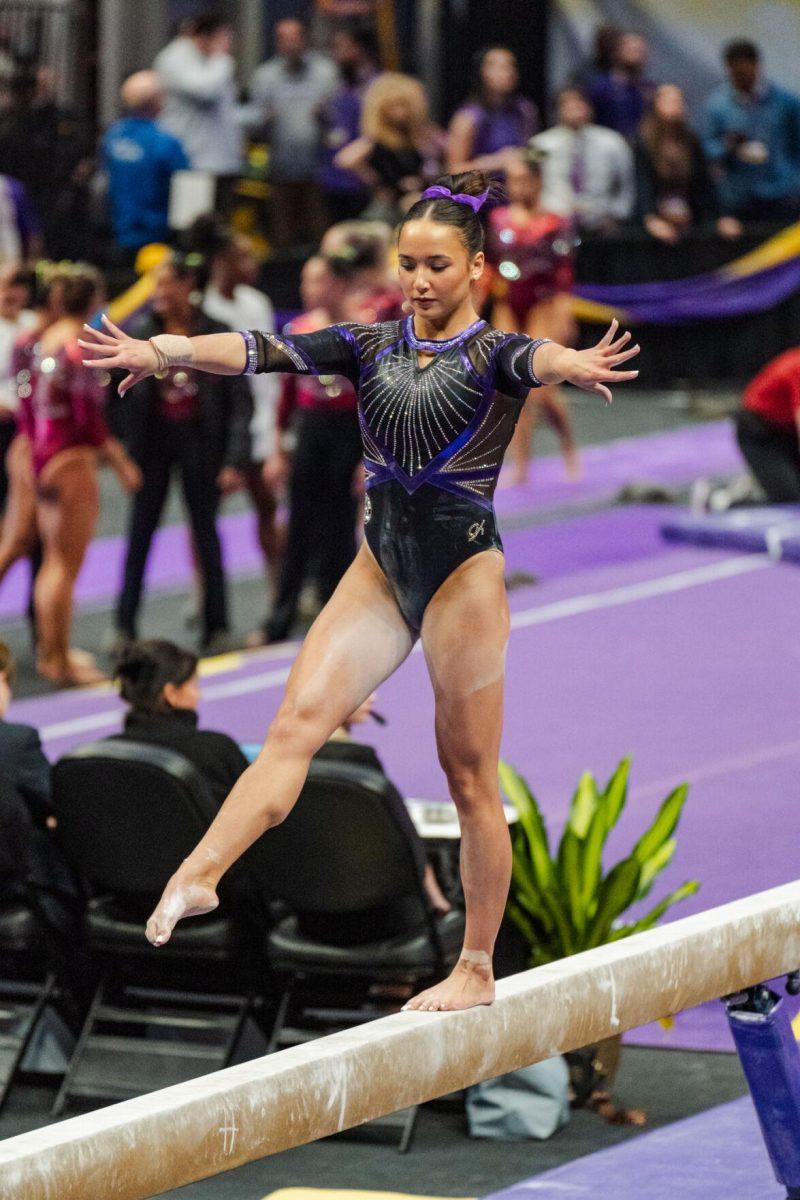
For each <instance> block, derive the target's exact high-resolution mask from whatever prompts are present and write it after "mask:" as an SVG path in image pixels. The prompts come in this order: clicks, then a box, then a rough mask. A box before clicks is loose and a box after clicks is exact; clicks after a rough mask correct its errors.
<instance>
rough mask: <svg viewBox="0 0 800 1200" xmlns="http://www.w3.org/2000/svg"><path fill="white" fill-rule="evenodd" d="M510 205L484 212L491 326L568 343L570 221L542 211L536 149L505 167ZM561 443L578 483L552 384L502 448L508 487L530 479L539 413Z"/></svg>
mask: <svg viewBox="0 0 800 1200" xmlns="http://www.w3.org/2000/svg"><path fill="white" fill-rule="evenodd" d="M505 184H506V190H507V192H508V204H507V205H502V206H499V207H496V208H493V209H492V210H491V211H490V213H489V228H488V231H487V232H488V236H487V239H486V259H487V263H488V264H489V271H488V272H487V273H488V275H489V277H490V280H491V285H490V286H491V292H492V299H493V307H492V324H493V325H495V326H497V328H498V329H503V330H505V331H506V332H507V333H524V334H527V336H528V337H532V338H540V337H545V338H551V339H552V340H553V341H557V342H560V343H561V344H562V345H565V346H570V345H573V344H574V342H575V341H576V338H577V330H576V328H575V320H574V318H573V316H572V301H571V292H572V285H573V281H574V268H573V256H574V238H573V237H572V231H571V229H570V227H569V222H568V221H567V220H566V219H565V218H564V217H560V216H558V215H557V214H556V213H551V212H548V211H547V210H546V209H544V208H542V205H541V202H540V197H541V192H542V176H541V162H540V160H539V158H538V156H537V155H536V153H535V152H534V151H530V150H526V151H525V152H524V153H520V152H519V151H517V152H516V156H515V158H513V159H509V160H508V162H507V163H506V169H505ZM540 412H541V413H543V414H544V416H545V418H546V419H547V421H548V423H549V424H550V425H551V426H552V427H553V428H554V429H555V431H556V434H557V435H558V438H559V440H560V443H561V452H562V454H563V456H564V462H565V464H566V469H567V475H568V477H569V478H571V479H577V478H578V477H579V475H580V461H579V458H578V450H577V446H576V444H575V437H574V434H573V431H572V424H571V422H570V419H569V412H568V410H567V407H566V405H565V404H564V402H563V400H562V398H561V397H560V395H559V390H558V388H556V387H553V386H550V387H542V388H537V389H536V390H535V391H534V392H531V393H530V394H529V395H528V398H527V400H526V402H525V404H524V406H523V408H522V412H521V413H520V415H519V420H518V421H517V427H516V429H515V431H514V436H513V438H512V439H511V443H510V445H509V448H508V461H509V463H510V464H511V468H512V480H511V481H512V483H515V484H521V483H526V482H527V480H528V474H529V467H530V458H531V443H532V439H533V431H534V427H535V422H536V417H537V415H538V413H540Z"/></svg>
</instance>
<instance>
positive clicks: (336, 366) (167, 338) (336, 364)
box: [79, 315, 358, 396]
mask: <svg viewBox="0 0 800 1200" xmlns="http://www.w3.org/2000/svg"><path fill="white" fill-rule="evenodd" d="M79 344H80V345H81V346H82V348H83V349H84V351H85V352H86V355H87V357H86V358H85V359H84V365H85V366H87V367H93V368H94V369H95V370H103V371H110V370H115V369H119V368H122V369H123V370H126V371H127V372H128V374H127V375H126V376H125V378H124V379H123V380H122V383H120V385H119V388H118V391H119V394H120V396H124V395H125V393H126V392H127V391H128V390H129V389H130V388H132V387H133V386H134V385H135V384H137V383H139V382H140V381H141V380H142V379H146V378H147V376H148V375H155V374H157V373H158V372H160V371H166V370H167V369H168V368H169V367H193V368H194V369H195V370H197V371H207V372H209V373H210V374H212V375H243V374H245V373H247V374H255V373H256V372H258V373H261V372H268V371H284V372H287V373H290V374H293V375H321V374H329V375H345V376H347V377H348V378H352V376H353V373H354V371H357V369H358V352H357V349H356V343H355V338H354V337H353V336H352V335H351V334H349V333H348V332H347V331H346V330H345V329H343V328H341V327H340V326H331V327H330V328H328V329H320V330H319V331H317V332H315V333H306V334H299V335H297V336H294V337H291V338H288V337H286V338H284V337H278V336H276V335H275V334H271V333H258V332H252V333H251V332H249V331H243V332H239V333H207V334H202V335H200V336H199V337H177V336H174V335H171V334H158V335H157V336H156V337H153V338H150V339H149V340H143V339H140V338H132V337H129V336H128V335H127V334H126V333H125V332H124V330H122V329H120V328H119V327H118V326H117V325H114V324H113V322H112V321H110V320H109V318H108V317H107V316H105V315H104V316H103V329H102V330H97V329H92V328H91V327H90V326H88V325H86V326H84V338H83V339H82V340H81V341H80V343H79Z"/></svg>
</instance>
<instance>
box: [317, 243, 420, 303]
mask: <svg viewBox="0 0 800 1200" xmlns="http://www.w3.org/2000/svg"><path fill="white" fill-rule="evenodd" d="M368 248H369V249H368ZM393 250H394V230H393V229H392V227H391V225H387V224H386V223H385V222H384V221H341V222H340V223H339V224H338V225H331V227H330V229H328V230H327V231H326V233H325V236H324V238H323V239H322V241H321V243H320V254H321V255H322V256H323V258H331V259H340V258H344V259H346V258H347V257H348V255H352V254H354V253H355V254H358V255H359V256H360V257H361V258H362V259H365V260H366V265H364V266H362V268H361V269H360V270H359V271H358V273H357V275H356V276H355V278H354V279H353V281H352V285H351V288H350V292H349V295H348V309H349V320H351V321H359V322H361V323H362V324H365V325H369V324H374V323H375V322H376V321H399V320H400V319H401V318H402V317H403V315H404V312H403V292H402V289H401V287H400V284H399V282H398V279H397V268H396V267H395V266H394V264H393V262H392V253H393Z"/></svg>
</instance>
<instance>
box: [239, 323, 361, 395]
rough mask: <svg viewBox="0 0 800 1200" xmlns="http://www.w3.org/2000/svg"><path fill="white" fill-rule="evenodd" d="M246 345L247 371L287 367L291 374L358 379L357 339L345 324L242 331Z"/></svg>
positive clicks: (282, 369) (279, 369) (256, 371)
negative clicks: (304, 329) (283, 331)
mask: <svg viewBox="0 0 800 1200" xmlns="http://www.w3.org/2000/svg"><path fill="white" fill-rule="evenodd" d="M242 336H243V337H244V339H245V344H246V346H247V367H246V368H245V370H246V373H247V374H262V373H264V372H269V371H285V372H287V373H288V374H290V375H343V376H344V377H345V378H346V379H349V380H350V382H351V383H353V384H356V383H357V382H358V371H359V354H358V343H357V341H356V338H355V335H354V334H353V332H352V331H351V330H350V329H348V328H347V327H346V326H343V325H331V326H329V328H328V329H320V330H318V331H317V332H315V333H295V334H291V336H289V335H284V334H280V335H279V334H275V333H262V332H260V331H259V330H250V331H243V333H242Z"/></svg>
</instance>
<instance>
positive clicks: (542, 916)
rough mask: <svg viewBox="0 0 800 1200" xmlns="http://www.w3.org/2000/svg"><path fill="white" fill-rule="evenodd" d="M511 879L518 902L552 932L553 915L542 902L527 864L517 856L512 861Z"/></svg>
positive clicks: (547, 930) (548, 931) (549, 932)
mask: <svg viewBox="0 0 800 1200" xmlns="http://www.w3.org/2000/svg"><path fill="white" fill-rule="evenodd" d="M511 879H512V885H513V892H514V899H515V900H516V902H517V903H518V904H520V905H521V906H522V907H523V908H524V909H525V911H526V912H528V913H530V915H531V916H532V917H533V918H534V919H535V920H537V921H539V922H540V923H541V924H542V925H543V926H544V928H545V930H546V932H547V933H548V934H551V933H552V932H553V928H554V926H553V920H552V917H551V916H550V914H549V913H548V911H547V909H546V908H545V906H544V905H543V903H542V898H541V894H540V892H539V890H538V888H537V887H536V885H535V884H534V883H533V882H532V880H531V878H530V870H529V868H528V866H527V864H525V863H522V862H520V861H519V859H518V858H516V857H515V858H514V859H512V863H511Z"/></svg>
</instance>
